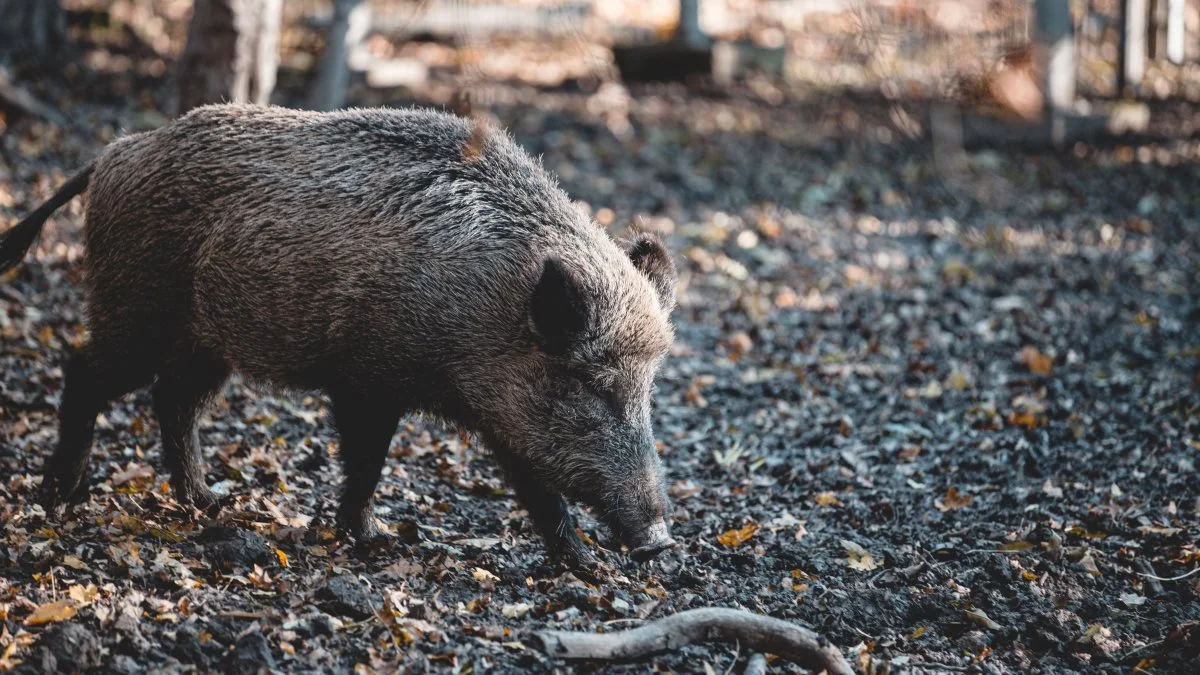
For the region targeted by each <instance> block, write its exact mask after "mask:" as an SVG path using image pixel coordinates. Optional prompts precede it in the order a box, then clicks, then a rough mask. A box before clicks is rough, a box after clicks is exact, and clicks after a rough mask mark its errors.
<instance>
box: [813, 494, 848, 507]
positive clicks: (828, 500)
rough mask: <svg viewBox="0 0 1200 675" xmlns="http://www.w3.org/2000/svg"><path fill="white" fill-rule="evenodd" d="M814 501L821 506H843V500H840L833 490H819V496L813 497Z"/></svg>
mask: <svg viewBox="0 0 1200 675" xmlns="http://www.w3.org/2000/svg"><path fill="white" fill-rule="evenodd" d="M813 501H815V502H816V503H817V504H819V505H821V506H841V505H842V502H841V501H839V500H838V498H837V495H835V494H834V493H832V492H818V493H817V496H815V497H813Z"/></svg>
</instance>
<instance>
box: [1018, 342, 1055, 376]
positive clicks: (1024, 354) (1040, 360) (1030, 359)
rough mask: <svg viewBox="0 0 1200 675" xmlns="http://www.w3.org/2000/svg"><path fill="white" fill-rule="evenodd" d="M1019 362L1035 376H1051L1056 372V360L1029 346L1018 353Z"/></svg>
mask: <svg viewBox="0 0 1200 675" xmlns="http://www.w3.org/2000/svg"><path fill="white" fill-rule="evenodd" d="M1017 360H1018V361H1019V362H1020V363H1021V365H1023V366H1025V367H1026V368H1028V369H1029V372H1031V373H1033V374H1034V375H1049V374H1050V373H1052V372H1054V359H1052V358H1050V357H1049V356H1047V355H1045V354H1043V353H1041V352H1039V351H1038V349H1037V347H1033V346H1028V347H1025V348H1024V349H1022V350H1021V351H1020V352H1017Z"/></svg>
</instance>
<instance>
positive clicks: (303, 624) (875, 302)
mask: <svg viewBox="0 0 1200 675" xmlns="http://www.w3.org/2000/svg"><path fill="white" fill-rule="evenodd" d="M96 77H98V76H93V75H89V74H88V73H86V72H84V71H76V72H75V75H74V76H72V78H71V79H70V80H69V81H68V82H67V83H65V84H64V83H57V82H46V83H39V84H38V85H37V87H36V88H37V90H38V92H39V93H40V94H41V95H42V96H44V97H46V98H48V99H50V100H52V101H54V102H55V103H56V104H57V105H59V106H60V107H62V108H63V109H64V110H65V111H66V112H67V114H68V115H69V116H70V117H71V119H72V120H73V123H72V124H71V125H70V126H68V127H56V126H53V125H50V124H48V123H45V122H40V121H37V120H32V119H26V118H18V117H15V116H14V117H10V118H9V119H8V120H7V129H6V130H5V132H4V133H3V135H2V136H0V215H2V216H3V217H4V221H5V222H6V223H11V222H15V219H16V218H17V217H19V216H20V215H22V214H24V213H27V212H28V211H29V210H31V209H32V208H34V207H35V206H36V205H37V204H38V203H40V202H41V201H42V200H43V199H45V198H46V197H48V196H49V194H51V192H52V191H53V188H54V187H55V186H56V185H57V184H59V183H60V182H61V181H62V180H64V179H65V178H66V177H67V176H69V175H70V174H71V172H73V171H74V170H75V169H76V168H78V167H80V166H82V165H83V164H84V163H85V162H86V161H87V160H88V159H90V158H92V157H94V156H96V155H97V154H98V153H99V152H100V151H101V149H102V147H103V145H104V143H105V142H106V141H108V140H111V138H113V137H114V136H115V135H116V134H118V133H119V131H120V130H125V129H131V128H141V127H145V126H153V125H155V124H157V123H160V122H161V121H162V118H161V115H159V113H157V112H156V110H158V109H159V108H160V106H158V105H157V103H156V97H161V96H162V92H163V90H164V85H163V84H162V83H161V82H159V81H157V80H151V81H149V82H143V81H140V80H137V81H132V83H131V84H130V83H127V84H128V85H129V86H125V87H123V88H118V89H120V90H113V88H112V87H111V84H112V83H111V82H109V81H107V80H105V81H103V82H101V81H99V80H97V79H96ZM147 87H148V88H149V89H146V88H147ZM147 90H148V91H150V92H151V94H147V95H144V96H142V97H141V98H139V97H138V96H131V95H130V93H131V92H133V93H136V92H139V91H147ZM105 91H108V92H110V93H108V94H107V95H106V94H104V93H98V92H105ZM285 93H286V92H285ZM444 93H445V92H444V91H443V92H442V93H436V92H435V93H428V94H423V93H421V92H417V93H416V94H411V93H410V98H408V99H404V100H401V99H388V100H386V101H377V100H373V101H370V102H371V103H378V102H387V103H391V104H394V105H397V104H407V103H424V104H433V105H442V104H444V103H445V102H446V96H444V95H443V94H444ZM735 93H736V92H735ZM485 98H486V99H487V100H488V101H489V103H488V107H489V109H490V111H491V113H493V114H494V115H496V116H497V117H498V118H499V120H500V122H501V123H502V124H503V125H504V126H506V127H507V128H508V129H509V130H510V131H511V132H512V133H513V134H514V135H515V136H516V137H517V139H518V140H519V141H520V142H521V143H522V144H524V145H525V146H526V147H527V148H528V149H529V150H530V151H531V152H533V153H534V154H536V155H541V157H542V159H543V161H544V163H545V164H546V166H547V167H548V168H549V169H551V170H552V171H554V172H556V173H557V174H558V175H559V177H560V178H561V183H562V186H563V187H564V188H565V189H566V190H567V191H568V192H569V193H570V194H571V195H572V197H573V198H575V199H578V200H581V201H583V202H586V204H587V205H588V208H590V209H591V211H592V213H593V215H594V216H595V217H596V218H597V220H598V221H599V222H600V223H602V224H604V225H605V226H607V227H609V228H610V229H611V231H613V232H614V234H621V233H624V232H627V231H628V229H629V227H630V226H632V225H635V224H636V225H637V226H638V227H640V228H642V229H649V230H653V231H656V232H659V233H661V234H662V235H663V236H664V238H665V240H666V241H667V243H668V245H669V247H670V248H671V249H672V250H673V251H674V252H675V253H676V256H677V262H678V265H679V267H680V269H681V274H682V276H681V285H680V288H681V294H680V303H679V308H678V310H677V311H676V313H675V320H676V323H677V326H678V341H677V344H676V346H675V348H674V350H673V352H672V354H671V356H670V358H669V359H668V361H667V362H666V364H665V366H664V368H663V370H662V373H661V377H660V382H659V394H658V398H657V409H656V412H655V424H656V431H657V434H658V438H659V439H660V441H661V444H662V455H663V460H664V462H665V465H666V471H667V474H668V479H669V485H670V490H669V491H670V495H671V497H672V500H673V508H674V513H673V520H674V525H673V534H674V536H675V538H676V539H677V540H678V541H679V542H680V544H681V546H680V547H679V548H678V549H677V550H675V551H671V552H668V553H665V554H663V555H661V556H660V557H659V558H657V559H655V560H654V561H652V562H651V563H649V564H646V565H641V566H639V565H636V564H634V563H632V562H630V561H629V560H627V558H626V557H625V556H624V555H623V554H621V553H620V552H616V551H608V550H603V549H598V550H599V553H600V555H601V557H602V558H604V559H605V560H606V561H607V562H608V563H609V564H610V565H611V566H613V567H614V568H615V570H616V573H615V575H614V576H613V578H612V579H610V580H609V581H607V582H606V583H603V584H594V583H589V582H588V581H586V580H582V579H579V578H576V577H575V576H574V575H572V574H570V573H564V572H563V571H562V570H560V569H556V568H555V567H554V566H552V565H549V564H548V562H547V560H546V557H545V553H544V550H543V547H542V543H541V541H540V539H539V537H538V536H537V535H536V533H535V532H534V531H533V529H532V528H531V526H530V524H529V523H528V521H527V519H526V518H525V517H524V516H523V513H522V512H521V511H520V510H518V506H517V505H516V503H515V502H514V500H513V497H512V495H511V493H510V492H509V491H508V490H507V489H506V488H505V486H504V484H503V483H502V481H501V478H500V475H499V473H498V471H497V470H496V468H495V467H494V466H493V463H492V462H491V460H490V459H489V457H488V455H487V453H486V451H485V450H483V449H481V448H480V447H479V446H478V445H477V444H475V443H474V442H472V440H471V439H469V438H465V437H462V436H460V435H458V434H456V433H454V432H450V431H447V430H445V429H443V428H442V427H441V426H440V425H438V424H436V423H433V422H429V421H424V420H410V421H408V422H406V423H405V424H404V425H403V427H402V428H401V429H400V430H399V433H398V434H397V436H396V437H395V439H394V442H393V446H392V455H393V457H392V460H391V461H390V462H389V465H388V468H387V469H386V475H385V477H384V481H383V484H382V486H381V488H380V490H379V492H378V515H379V516H380V517H381V519H382V520H383V521H385V522H386V523H387V524H388V526H389V529H390V530H391V531H392V532H393V533H394V534H396V535H397V542H396V544H395V546H394V547H392V548H390V549H388V550H385V551H377V552H374V553H371V554H363V553H360V552H358V551H357V550H356V549H355V548H354V547H353V546H351V545H349V544H347V543H345V542H342V541H340V540H339V539H338V538H337V537H336V536H335V533H334V532H333V531H332V530H331V529H330V528H329V523H330V520H331V517H332V514H333V508H334V501H335V498H336V494H337V491H336V490H335V489H333V487H332V486H335V485H337V484H338V482H339V481H340V475H339V474H340V471H339V468H338V465H337V463H336V461H333V460H332V459H331V458H330V453H331V452H332V451H333V450H334V448H336V436H335V434H334V432H333V430H332V426H331V422H330V417H329V414H328V410H327V407H326V404H325V401H324V400H323V399H322V398H321V397H320V396H317V395H315V394H314V395H303V394H295V395H290V396H289V395H280V394H267V393H265V392H262V391H256V390H253V389H249V388H246V387H243V386H242V385H240V384H239V383H237V382H236V381H235V382H234V383H232V384H231V385H230V386H229V387H228V388H227V389H226V391H225V392H224V395H223V397H222V398H221V400H220V401H219V404H218V405H216V406H214V410H213V411H212V414H211V415H210V416H209V417H208V419H207V421H206V422H205V423H204V424H203V426H202V429H201V439H202V442H203V446H204V454H205V456H206V458H207V460H208V466H209V474H208V480H209V482H210V484H213V485H214V486H216V489H218V490H219V491H221V492H222V493H225V494H228V495H229V497H230V505H229V506H227V507H226V508H225V509H224V510H223V511H222V512H221V513H220V514H219V515H218V516H217V517H216V518H215V519H211V518H208V517H203V516H196V515H195V514H191V513H188V512H186V510H185V509H183V508H181V507H180V506H179V505H178V504H177V503H176V502H174V501H173V499H172V498H171V496H170V495H169V494H168V493H167V492H166V491H165V490H164V488H163V483H164V479H165V473H164V472H163V470H162V469H161V465H160V459H159V455H160V453H159V440H158V431H157V424H156V422H155V420H154V418H153V416H152V414H151V413H150V406H149V398H148V394H147V392H145V391H143V392H138V393H135V394H132V395H130V396H127V397H125V398H124V399H122V400H121V401H118V402H116V403H115V405H114V406H113V407H112V409H111V410H110V411H108V412H106V413H105V414H104V416H103V417H102V419H101V420H100V422H99V424H98V426H97V437H96V444H95V451H94V454H93V460H92V464H91V467H92V468H91V471H92V479H93V490H92V495H91V499H90V501H88V502H87V503H85V504H83V505H82V506H80V507H79V508H78V509H77V511H76V513H75V515H74V518H72V519H48V518H47V517H46V515H45V514H44V512H43V511H42V509H41V508H40V507H39V506H36V505H34V502H35V499H34V495H35V493H36V491H37V487H38V484H39V482H40V478H39V473H40V470H41V465H42V462H43V460H44V458H45V457H47V456H48V454H49V453H50V451H51V449H52V448H53V444H54V442H55V438H56V436H57V432H56V413H55V409H56V406H57V404H58V402H59V397H60V393H61V387H62V363H63V358H64V354H65V353H66V351H67V350H68V349H69V348H70V346H71V345H73V344H79V343H80V341H82V340H83V339H85V329H84V328H83V326H82V325H81V323H80V322H81V309H82V303H83V297H82V294H81V290H80V284H79V279H78V266H77V265H76V264H75V263H74V261H75V260H76V259H77V258H78V257H79V256H80V255H81V251H80V248H79V234H80V233H79V229H80V227H81V225H82V217H81V215H82V212H83V204H82V203H81V200H76V201H75V202H74V203H72V204H71V205H70V206H69V207H68V208H65V209H63V210H62V211H61V212H60V213H59V214H58V215H57V216H56V217H55V218H54V219H53V220H52V222H51V225H50V226H49V227H48V229H47V233H46V234H45V235H44V236H43V239H42V240H41V243H40V248H39V254H38V255H37V256H36V257H30V258H28V259H27V260H26V263H25V264H24V265H23V266H22V267H20V268H18V270H17V271H15V272H14V273H11V274H10V275H9V276H8V277H7V278H5V279H4V282H3V284H0V473H2V475H3V476H4V480H3V481H2V483H0V512H2V514H3V517H2V527H3V532H2V533H0V536H3V538H4V545H3V546H0V570H2V571H0V623H2V628H0V669H6V668H15V669H16V670H17V671H19V672H30V673H33V672H52V671H54V670H55V669H58V670H61V671H63V672H68V671H71V670H73V669H79V670H86V669H91V670H95V671H96V672H144V671H145V670H147V669H153V668H163V669H166V670H174V669H176V668H178V667H179V664H188V665H192V666H195V667H197V668H199V669H200V670H202V671H205V670H216V669H223V670H227V671H230V672H247V673H249V672H256V671H257V670H258V669H259V668H260V667H263V666H266V667H270V668H274V669H277V670H278V671H280V672H330V671H343V672H344V671H347V670H350V669H351V668H359V669H362V670H375V671H381V672H386V671H388V670H391V669H393V668H395V667H397V665H399V667H400V668H405V669H412V670H417V671H423V670H427V669H428V670H443V669H448V670H454V671H455V672H464V673H466V672H484V671H489V672H516V671H522V672H524V671H533V672H539V671H548V670H552V669H555V668H560V669H561V668H564V667H565V664H564V663H563V662H561V661H554V660H552V659H548V658H547V657H545V656H544V655H542V654H541V653H540V652H539V651H537V650H536V649H534V648H532V647H531V646H530V644H529V643H528V642H527V638H528V636H529V635H530V633H531V632H532V631H534V630H536V629H541V628H545V627H555V628H561V629H569V630H579V631H595V630H597V629H604V630H609V631H611V630H614V629H619V628H625V627H630V626H634V625H637V624H638V623H639V622H643V621H649V620H653V619H655V618H657V617H662V616H665V615H669V614H672V613H675V612H678V611H681V610H684V609H688V608H694V607H704V606H730V607H742V608H746V609H748V610H751V611H754V612H759V613H763V614H769V615H771V616H775V617H781V618H785V619H789V620H794V621H796V622H798V623H800V624H802V625H805V626H808V627H810V628H812V629H813V630H815V631H817V632H819V633H821V634H823V635H824V636H825V637H827V638H828V639H830V640H831V641H833V642H834V643H835V644H837V645H839V646H841V647H843V648H844V649H845V652H846V654H847V658H849V659H850V660H851V661H852V662H853V663H855V665H856V668H861V670H862V672H865V673H880V672H888V671H891V672H945V671H961V672H980V673H1000V672H1027V671H1035V672H1038V671H1040V672H1065V671H1077V672H1111V673H1118V672H1119V673H1128V672H1131V671H1133V672H1139V671H1140V672H1148V673H1167V672H1175V673H1184V672H1197V670H1200V574H1195V572H1196V570H1197V569H1200V547H1198V546H1197V543H1196V542H1197V541H1198V540H1200V474H1198V473H1197V464H1198V462H1200V393H1198V389H1200V190H1198V189H1197V186H1200V142H1197V141H1196V140H1170V139H1166V140H1162V141H1160V142H1154V143H1146V144H1142V145H1138V146H1132V147H1131V146H1123V145H1113V146H1109V147H1092V146H1079V147H1076V148H1072V149H1070V150H1068V151H1065V152H1041V153H1029V152H1021V151H1016V150H1011V149H999V150H979V151H966V152H962V151H951V152H949V153H945V154H942V153H939V154H935V153H934V152H933V150H932V148H931V145H930V143H929V141H928V140H927V139H924V138H922V137H917V138H909V137H907V136H906V135H905V134H906V132H911V131H912V124H910V123H909V122H911V121H912V119H913V118H916V117H919V116H918V115H917V114H916V113H915V112H914V109H910V110H908V112H907V113H906V112H905V110H904V106H903V105H898V104H895V103H887V102H884V101H881V100H880V101H874V100H871V99H863V98H862V97H858V98H850V97H830V98H828V99H824V100H821V101H810V102H807V103H805V102H798V101H789V100H784V101H782V102H780V101H778V100H776V101H773V102H771V103H766V102H763V101H760V100H756V99H755V97H754V96H752V95H747V96H743V95H740V94H739V95H733V96H730V95H727V94H726V93H722V92H717V91H690V92H689V91H688V90H686V89H683V88H679V87H652V86H647V87H640V88H631V89H629V90H626V89H624V88H621V87H618V86H612V85H609V86H604V87H601V88H600V89H599V90H598V91H587V90H577V89H571V88H560V89H556V90H544V89H543V90H539V89H534V88H530V87H524V86H520V85H517V84H513V85H494V86H492V87H490V88H489V89H488V91H487V92H485ZM1172 110H1174V114H1180V113H1181V114H1191V113H1190V111H1191V110H1192V109H1191V108H1188V107H1187V106H1183V105H1181V106H1179V107H1176V108H1174V109H1172ZM1167 112H1168V114H1172V113H1171V111H1167ZM910 113H911V115H912V117H910V115H909V114H910ZM906 119H907V120H908V122H906V121H905V120H906ZM380 170H381V171H386V170H387V167H380ZM582 529H583V531H584V533H585V534H586V535H587V536H588V538H589V540H591V541H595V542H601V543H600V544H597V546H601V545H602V542H604V541H606V538H605V536H604V534H603V532H601V531H600V530H599V528H598V526H597V525H596V524H595V522H594V521H592V520H590V519H588V518H586V517H585V518H584V519H583V521H582ZM1189 575H1190V576H1189ZM748 656H749V654H748V653H747V651H746V650H745V649H739V648H738V647H737V646H735V645H723V644H714V645H697V646H692V647H687V648H685V649H683V650H682V651H679V652H676V653H671V654H667V655H663V656H659V657H655V658H654V659H652V660H650V661H646V662H641V663H636V664H629V665H625V666H620V667H612V666H610V665H609V664H591V665H585V666H583V667H580V670H585V671H586V670H594V669H607V668H612V669H613V672H645V671H646V669H647V668H649V667H652V668H654V669H656V670H658V671H679V672H706V673H714V672H727V670H728V669H730V668H733V669H735V670H738V671H740V669H742V668H744V666H745V661H746V659H747V658H748ZM648 664H652V665H648ZM770 668H771V670H772V672H775V671H779V672H794V669H795V667H794V666H791V665H789V664H787V663H785V662H783V661H778V660H772V662H771V666H770Z"/></svg>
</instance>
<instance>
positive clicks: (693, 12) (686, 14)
mask: <svg viewBox="0 0 1200 675" xmlns="http://www.w3.org/2000/svg"><path fill="white" fill-rule="evenodd" d="M675 39H676V40H678V41H679V42H682V43H683V44H684V45H686V46H688V47H691V48H692V49H704V48H705V47H707V46H708V36H707V35H705V34H704V31H702V30H700V0H679V25H678V26H677V27H676V28H675Z"/></svg>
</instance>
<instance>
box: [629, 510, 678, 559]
mask: <svg viewBox="0 0 1200 675" xmlns="http://www.w3.org/2000/svg"><path fill="white" fill-rule="evenodd" d="M675 546H677V544H676V543H675V540H674V539H672V538H671V534H670V533H669V532H668V531H667V524H666V523H665V522H663V521H662V520H656V521H654V523H652V524H651V525H650V527H647V528H646V529H644V530H642V531H641V532H639V533H638V534H637V535H636V536H634V537H631V538H630V541H629V547H630V551H629V556H630V557H631V558H633V559H634V560H636V561H637V562H646V561H647V560H649V559H651V558H653V557H654V556H656V555H658V554H659V553H662V552H663V551H665V550H667V549H669V548H675Z"/></svg>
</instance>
